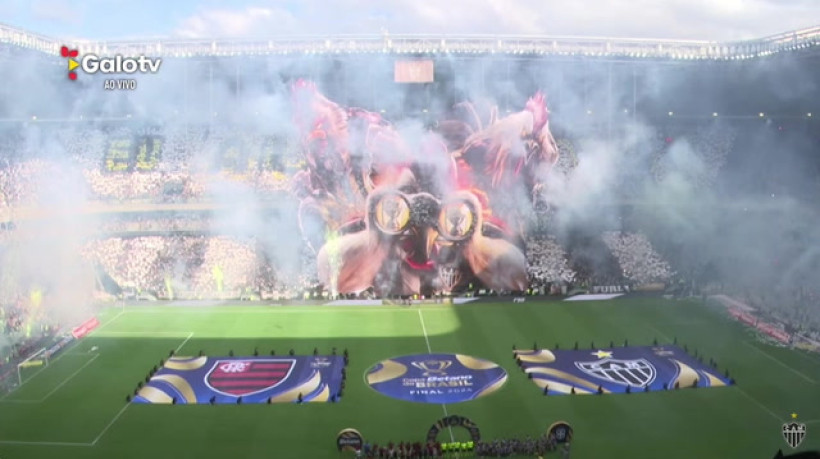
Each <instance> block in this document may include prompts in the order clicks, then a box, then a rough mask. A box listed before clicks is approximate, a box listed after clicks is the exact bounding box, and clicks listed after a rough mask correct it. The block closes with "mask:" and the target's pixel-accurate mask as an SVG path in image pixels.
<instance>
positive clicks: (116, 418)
mask: <svg viewBox="0 0 820 459" xmlns="http://www.w3.org/2000/svg"><path fill="white" fill-rule="evenodd" d="M129 406H131V404H130V403H127V404H126V405H125V406H124V407H122V409H121V410H120V411H119V412H118V413H117V414H116V415H114V418H113V419H111V421H110V422H109V423H108V424H107V425H106V426H105V428H103V430H102V432H100V434H99V435H97V438H95V439H94V441H92V442H91V443H90V445H91V446H94V445H96V444H97V442H98V441H100V438H102V437H103V435H105V433H106V432H108V429H110V428H111V426H113V425H114V423H115V422H117V420H118V419H119V418H120V416H122V414H123V413H125V410H127V409H128V407H129Z"/></svg>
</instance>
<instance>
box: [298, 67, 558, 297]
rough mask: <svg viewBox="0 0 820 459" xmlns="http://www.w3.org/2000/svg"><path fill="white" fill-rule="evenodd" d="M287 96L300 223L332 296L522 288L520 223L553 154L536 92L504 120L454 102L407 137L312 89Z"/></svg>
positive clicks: (301, 85) (303, 87) (301, 87)
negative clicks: (301, 165)
mask: <svg viewBox="0 0 820 459" xmlns="http://www.w3.org/2000/svg"><path fill="white" fill-rule="evenodd" d="M408 65H409V64H408ZM413 65H417V64H413ZM418 65H421V64H418ZM292 95H293V108H294V117H295V127H296V130H297V132H298V138H299V139H300V140H299V145H298V148H299V149H300V153H301V156H302V157H303V158H304V159H305V169H304V170H302V171H300V172H299V173H297V175H296V176H295V177H294V186H293V190H294V192H295V193H296V196H297V198H298V199H299V201H300V206H299V225H300V229H301V232H302V234H303V236H304V239H305V240H306V241H307V243H308V246H309V247H310V248H311V249H312V250H313V251H314V252H315V254H316V262H317V269H318V277H319V279H320V280H321V281H322V283H323V284H324V285H325V286H326V287H327V289H328V290H329V291H330V292H331V293H333V294H340V293H341V294H346V293H359V292H363V291H368V290H370V291H373V292H375V293H376V294H377V295H379V296H382V297H385V296H389V295H415V294H418V295H424V296H427V297H430V296H432V295H434V294H438V293H445V294H446V293H453V292H457V291H461V290H466V289H467V288H468V286H470V285H472V286H473V288H476V289H479V288H488V289H493V290H497V291H524V290H526V289H527V286H528V276H527V262H526V257H525V247H524V242H523V241H524V240H525V239H526V234H525V224H524V222H525V221H526V216H527V215H528V214H531V213H532V211H533V207H534V205H535V204H536V202H535V201H537V200H539V199H540V193H539V190H541V189H542V188H543V187H542V185H544V183H543V179H544V178H545V177H546V175H547V172H549V171H550V170H551V168H553V166H554V165H555V164H556V163H557V161H558V155H559V153H558V146H557V144H556V142H555V139H554V138H553V135H552V133H551V132H550V126H549V112H548V111H547V106H546V101H545V98H544V96H543V95H542V94H540V93H539V94H535V95H533V96H532V97H531V98H530V99H529V100H528V101H527V103H526V104H525V105H524V106H523V107H521V109H520V111H518V112H514V113H511V114H508V115H506V116H504V117H499V116H498V113H497V112H495V113H494V114H491V115H489V116H487V117H484V118H482V116H480V115H479V113H478V111H477V110H476V109H475V108H474V107H473V106H471V105H469V104H460V105H458V106H456V107H453V108H452V110H451V111H450V112H449V113H448V115H447V116H445V117H444V118H445V119H443V120H440V121H439V122H438V124H437V127H436V128H435V129H433V130H429V131H426V130H425V129H424V128H422V126H420V125H419V126H415V127H414V128H413V129H409V132H410V133H409V134H405V131H408V130H404V129H399V128H397V127H395V126H393V125H391V124H390V123H389V122H387V121H386V120H385V119H384V118H382V116H381V115H380V114H379V113H373V112H368V111H365V110H362V109H358V108H349V107H342V106H340V105H338V104H336V103H334V102H333V101H331V100H329V99H327V98H326V97H325V96H323V95H322V94H320V93H319V92H318V90H317V89H316V87H315V85H314V84H312V83H309V82H305V81H298V82H296V83H295V84H294V87H293V92H292Z"/></svg>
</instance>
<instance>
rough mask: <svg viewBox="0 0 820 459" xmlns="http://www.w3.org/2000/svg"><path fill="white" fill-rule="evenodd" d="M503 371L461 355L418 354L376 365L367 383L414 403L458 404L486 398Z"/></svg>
mask: <svg viewBox="0 0 820 459" xmlns="http://www.w3.org/2000/svg"><path fill="white" fill-rule="evenodd" d="M506 381H507V372H506V371H504V369H503V368H501V367H499V366H498V365H497V364H495V363H493V362H490V361H488V360H483V359H478V358H475V357H470V356H468V355H461V354H419V355H406V356H402V357H395V358H392V359H390V360H384V361H382V362H379V363H378V364H376V365H375V366H374V367H373V368H371V369H370V371H368V373H367V383H368V384H369V385H370V387H372V388H373V389H375V390H377V391H378V392H380V393H382V394H384V395H387V396H388V397H392V398H397V399H399V400H406V401H409V402H418V403H436V404H444V403H458V402H465V401H468V400H474V399H476V398H478V397H483V396H485V395H489V394H491V393H493V392H495V391H496V390H498V389H500V388H501V386H503V385H504V383H505V382H506Z"/></svg>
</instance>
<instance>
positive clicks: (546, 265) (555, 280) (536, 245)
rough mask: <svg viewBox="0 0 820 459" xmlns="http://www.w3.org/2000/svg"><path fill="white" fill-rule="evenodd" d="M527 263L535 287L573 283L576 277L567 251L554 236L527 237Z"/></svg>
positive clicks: (532, 285)
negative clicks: (568, 259)
mask: <svg viewBox="0 0 820 459" xmlns="http://www.w3.org/2000/svg"><path fill="white" fill-rule="evenodd" d="M527 264H528V270H529V276H530V287H531V288H533V289H541V288H544V287H547V286H549V285H551V284H572V283H573V282H574V281H575V279H576V275H577V274H576V273H575V271H573V270H572V268H571V267H570V266H569V263H568V261H567V253H566V252H565V251H564V248H563V247H561V245H560V244H558V242H556V241H555V239H554V238H552V237H546V236H534V237H530V238H528V239H527Z"/></svg>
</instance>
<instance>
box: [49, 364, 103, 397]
mask: <svg viewBox="0 0 820 459" xmlns="http://www.w3.org/2000/svg"><path fill="white" fill-rule="evenodd" d="M99 356H100V354H97V355H95V356H94V357H91V359H89V360H88V362H85V363H84V364H83V366H81V367H80V368H78V369H77V371H75V372H74V373H71V375H69V376H68V378H66V379H64V380H63V382H61V383H60V384H59V385H58V386H57V387H55V388H54V389H51V392H49V393H48V394H46V396H45V397H43V398H42V399H40V402H41V403H42V402H44V401H46V400H47V399H48V398H49V397H51V396H52V395H53V394H54V393H55V392H57V391H58V390H60V388H61V387H63V386H64V385H65V384H66V383H67V382H69V381H71V379H72V378H74V377H75V376H77V375H78V374H80V372H81V371H83V369H84V368H85V367H87V366H88V365H90V364H91V362H93V361H95V360H97V357H99Z"/></svg>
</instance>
